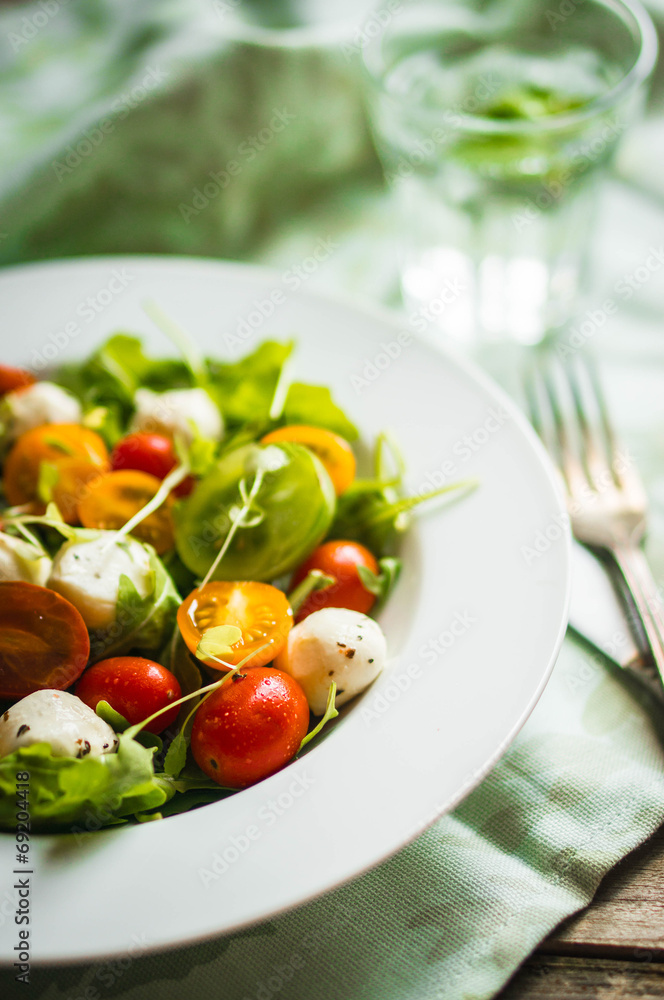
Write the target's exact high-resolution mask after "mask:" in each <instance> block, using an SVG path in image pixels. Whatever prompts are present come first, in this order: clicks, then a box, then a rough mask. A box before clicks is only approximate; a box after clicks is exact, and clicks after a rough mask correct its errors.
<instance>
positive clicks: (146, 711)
mask: <svg viewBox="0 0 664 1000" xmlns="http://www.w3.org/2000/svg"><path fill="white" fill-rule="evenodd" d="M76 694H77V695H78V697H79V698H80V699H81V701H84V702H85V704H86V705H88V706H89V707H90V708H92V709H95V708H96V707H97V704H98V702H100V701H107V702H108V703H109V705H110V706H111V708H114V709H115V711H116V712H119V713H120V715H124V717H125V719H126V720H127V722H129V723H130V724H131V725H132V726H135V725H136V724H137V723H139V722H142V721H143V720H144V719H147V718H148V716H150V715H153V714H154V712H158V711H159V709H160V708H165V707H166V705H169V704H170V703H171V702H172V701H177V700H178V699H179V698H181V697H182V691H181V689H180V685H179V683H178V680H177V678H176V677H175V675H174V674H172V673H171V672H170V670H167V669H166V667H162V665H161V664H160V663H155V662H154V660H146V659H144V658H143V657H142V656H114V657H112V658H111V659H109V660H100V661H99V662H98V663H95V664H93V665H92V666H91V667H88V669H87V670H86V671H85V673H84V674H83V676H82V677H81V679H80V680H79V682H78V684H77V685H76ZM179 710H180V709H179V706H178V705H176V706H175V708H173V709H171V711H170V712H164V714H163V715H160V716H159V717H158V718H156V719H153V721H152V722H150V723H148V725H147V726H144V729H146V730H147V731H148V732H149V733H161V732H163V730H164V729H166V728H167V727H168V726H170V725H171V724H172V723H173V722H175V720H176V719H177V717H178V712H179Z"/></svg>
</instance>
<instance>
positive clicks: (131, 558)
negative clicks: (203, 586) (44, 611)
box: [47, 531, 154, 629]
mask: <svg viewBox="0 0 664 1000" xmlns="http://www.w3.org/2000/svg"><path fill="white" fill-rule="evenodd" d="M114 536H115V532H114V531H103V532H102V531H100V532H99V534H98V536H97V537H95V538H93V539H91V540H87V539H86V540H85V541H78V540H77V539H72V541H70V542H65V544H64V545H62V546H61V548H60V549H58V551H57V553H56V555H55V558H54V560H53V569H52V571H51V575H50V577H49V579H48V583H47V586H48V587H50V588H51V590H55V591H57V593H58V594H61V595H62V596H63V597H65V598H66V599H67V600H68V601H70V602H71V603H72V604H73V605H74V607H75V608H76V609H77V610H78V611H79V612H80V614H81V617H82V618H83V621H84V622H85V624H86V626H87V627H88V628H89V629H99V628H107V627H108V626H109V625H112V624H113V622H114V621H115V613H116V605H117V602H118V590H119V587H120V577H121V576H122V575H124V576H128V577H129V579H130V580H131V581H132V583H133V584H134V586H135V587H136V590H137V591H138V593H139V595H140V596H141V597H147V596H148V594H150V593H151V591H152V588H153V586H154V574H153V571H152V568H151V566H150V556H149V554H148V551H147V549H146V548H145V547H144V546H143V545H141V543H140V542H137V541H136V540H135V539H133V538H123V539H122V540H121V541H120V542H119V543H115V542H114V541H113V539H114Z"/></svg>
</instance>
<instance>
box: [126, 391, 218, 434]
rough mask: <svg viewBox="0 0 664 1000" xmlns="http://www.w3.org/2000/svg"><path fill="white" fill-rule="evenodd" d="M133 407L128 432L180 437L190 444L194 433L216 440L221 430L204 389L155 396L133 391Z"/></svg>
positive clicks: (151, 393) (213, 405)
mask: <svg viewBox="0 0 664 1000" xmlns="http://www.w3.org/2000/svg"><path fill="white" fill-rule="evenodd" d="M134 405H135V407H136V413H135V414H134V418H133V420H132V422H131V428H130V429H131V430H132V431H150V432H151V433H153V434H165V435H166V436H167V437H171V438H174V437H182V438H183V439H184V440H185V441H186V442H187V443H191V442H192V441H193V439H194V437H195V436H196V434H199V435H201V436H202V437H204V438H212V439H213V440H215V441H216V440H218V439H219V438H220V437H221V435H222V434H223V431H224V422H223V420H222V418H221V413H220V412H219V408H218V406H216V405H215V404H214V403H213V402H212V400H211V398H210V397H209V396H208V394H207V392H206V391H205V389H171V390H170V391H169V392H159V393H158V392H152V390H151V389H137V390H136V393H135V395H134Z"/></svg>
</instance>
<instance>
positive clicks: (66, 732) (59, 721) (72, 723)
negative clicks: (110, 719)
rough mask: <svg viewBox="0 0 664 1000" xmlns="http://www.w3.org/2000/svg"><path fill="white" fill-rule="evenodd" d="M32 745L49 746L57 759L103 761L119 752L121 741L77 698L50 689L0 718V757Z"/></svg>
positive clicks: (14, 707)
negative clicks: (91, 758)
mask: <svg viewBox="0 0 664 1000" xmlns="http://www.w3.org/2000/svg"><path fill="white" fill-rule="evenodd" d="M33 743H49V744H50V746H51V752H52V753H53V756H54V757H87V756H90V757H101V756H103V754H106V753H113V752H114V751H115V750H117V747H118V738H117V736H116V735H115V733H114V732H113V730H112V729H111V727H110V726H109V725H108V723H107V722H104V720H103V719H100V718H99V716H98V715H96V714H95V712H93V711H92V709H91V708H88V706H87V705H85V704H84V703H83V702H82V701H81V699H80V698H77V697H76V695H73V694H68V693H67V692H66V691H54V690H52V689H50V688H49V689H47V690H44V691H35V692H34V693H33V694H29V695H27V697H25V698H22V699H21V701H17V702H16V704H15V705H12V706H11V708H8V709H7V711H6V712H5V713H4V714H3V715H2V716H0V757H4V756H6V755H7V754H10V753H13V752H14V750H18V748H19V747H29V746H32V744H33Z"/></svg>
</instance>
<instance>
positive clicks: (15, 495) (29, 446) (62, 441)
mask: <svg viewBox="0 0 664 1000" xmlns="http://www.w3.org/2000/svg"><path fill="white" fill-rule="evenodd" d="M72 458H82V459H85V460H86V461H87V462H89V463H90V464H91V465H93V466H94V467H95V468H97V469H100V470H101V471H105V470H106V469H107V468H108V465H109V461H108V450H107V448H106V445H105V444H104V441H103V440H102V438H100V436H99V435H98V434H95V432H94V431H91V430H89V429H88V428H87V427H81V425H80V424H43V425H42V426H41V427H33V429H32V430H30V431H26V432H25V434H21V436H20V437H19V438H18V440H17V441H16V443H15V444H14V446H13V448H12V449H11V451H10V452H9V455H8V456H7V461H6V463H5V470H4V476H3V484H4V488H5V494H6V495H7V500H8V501H9V503H10V504H11V505H12V506H17V505H18V504H23V503H29V502H30V501H31V500H35V499H36V498H37V486H38V483H39V469H40V466H41V463H42V462H49V463H50V464H51V465H55V466H59V464H60V463H61V462H62V461H65V460H68V459H72Z"/></svg>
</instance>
